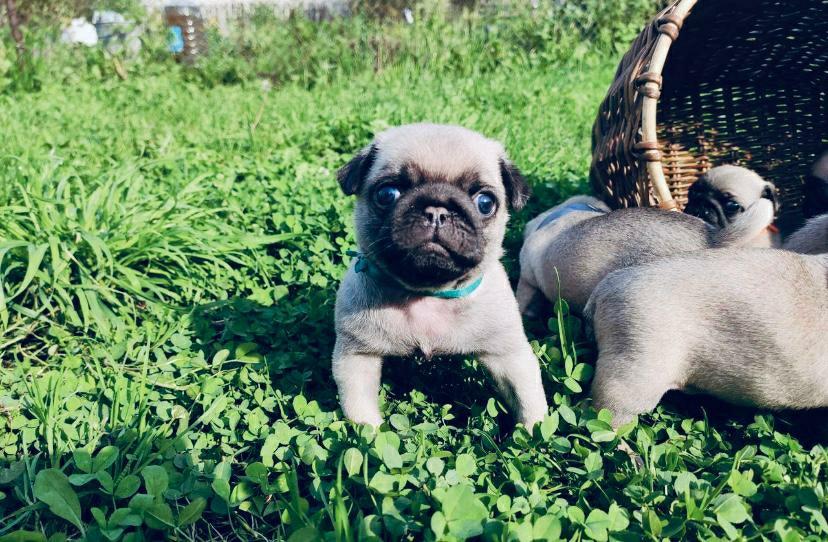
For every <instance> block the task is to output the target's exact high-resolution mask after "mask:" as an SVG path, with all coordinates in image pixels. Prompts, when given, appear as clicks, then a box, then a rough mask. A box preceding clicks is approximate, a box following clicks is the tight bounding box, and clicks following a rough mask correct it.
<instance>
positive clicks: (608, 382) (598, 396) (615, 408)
mask: <svg viewBox="0 0 828 542" xmlns="http://www.w3.org/2000/svg"><path fill="white" fill-rule="evenodd" d="M644 358H646V356H641V355H636V354H635V353H633V352H628V353H625V354H610V355H600V356H599V357H598V361H597V362H596V364H595V378H594V379H593V380H592V391H591V395H592V404H593V407H594V408H595V410H601V409H602V408H606V409H608V410H610V411H611V412H612V414H613V416H612V426H613V428H614V429H617V428H618V427H619V426H621V425H624V424H625V423H627V422H629V421H630V420H632V418H633V417H634V416H636V415H638V414H644V413H645V412H650V411H652V410H653V409H654V408H655V407H656V406H657V405H658V402H659V401H660V400H661V397H662V396H663V395H664V394H665V393H667V391H669V390H670V389H673V388H675V385H674V382H675V375H673V374H671V372H670V371H669V370H664V369H665V366H667V367H669V366H670V364H669V363H657V364H648V363H647V361H646V359H644Z"/></svg>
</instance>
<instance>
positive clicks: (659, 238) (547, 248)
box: [517, 196, 774, 317]
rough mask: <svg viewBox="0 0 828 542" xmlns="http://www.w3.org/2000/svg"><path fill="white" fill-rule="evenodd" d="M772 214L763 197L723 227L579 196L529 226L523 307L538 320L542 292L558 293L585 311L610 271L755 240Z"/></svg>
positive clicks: (520, 293)
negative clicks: (613, 207)
mask: <svg viewBox="0 0 828 542" xmlns="http://www.w3.org/2000/svg"><path fill="white" fill-rule="evenodd" d="M773 213H774V205H773V202H772V201H771V200H769V199H764V198H758V200H757V201H755V202H754V204H753V205H751V206H750V207H748V208H747V209H746V210H745V211H744V212H743V213H740V214H739V215H738V216H737V217H735V218H734V220H732V221H730V222H727V223H726V224H725V226H724V227H723V228H717V227H715V226H713V225H710V224H708V223H706V222H704V221H703V220H701V219H700V218H698V217H695V216H690V215H687V214H683V213H677V212H673V211H665V210H661V209H655V208H641V207H637V208H630V209H620V210H618V211H612V212H610V210H609V208H608V207H607V206H606V205H605V204H604V203H603V202H601V201H599V200H598V199H596V198H592V197H589V196H576V197H575V198H571V199H569V200H567V201H565V202H564V203H562V204H561V205H558V206H557V207H553V208H552V209H551V210H549V211H547V212H545V213H542V214H541V215H540V216H538V217H537V218H535V219H533V220H532V221H530V222H529V223H528V224H527V225H526V228H525V230H524V233H523V239H524V240H523V247H522V248H521V251H520V281H519V282H518V286H517V300H518V304H519V305H520V310H521V312H522V313H523V314H524V315H525V316H528V317H532V316H534V315H535V313H536V309H537V307H538V305H539V302H541V301H542V300H543V298H544V297H545V298H546V299H547V300H551V301H555V300H556V299H557V297H558V295H559V294H560V296H561V297H562V298H563V299H565V300H566V301H567V302H568V303H569V306H570V308H572V310H573V311H575V312H578V313H579V312H581V311H582V310H583V308H584V305H586V302H587V300H588V299H589V296H590V294H591V293H592V291H593V290H594V289H595V287H596V286H597V285H598V283H599V282H600V281H601V279H603V278H604V277H605V276H607V275H608V274H609V273H611V272H612V271H615V270H616V269H621V268H624V267H629V266H631V265H636V264H640V263H644V262H648V261H651V260H654V259H656V258H659V257H663V256H671V255H673V254H677V253H680V252H689V251H693V250H701V249H705V248H721V247H733V246H742V245H749V244H751V243H752V242H753V240H754V239H755V238H756V236H757V235H760V234H762V232H763V231H764V230H765V229H766V228H767V227H768V225H770V224H771V223H772V222H773ZM559 284H560V289H559V287H558V286H559Z"/></svg>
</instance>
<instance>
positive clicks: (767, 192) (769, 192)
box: [762, 183, 779, 215]
mask: <svg viewBox="0 0 828 542" xmlns="http://www.w3.org/2000/svg"><path fill="white" fill-rule="evenodd" d="M762 197H763V198H765V199H769V200H771V203H773V214H774V215H775V214H776V213H778V212H779V199H778V198H777V197H776V187H775V186H774V185H773V184H771V183H765V188H764V189H763V190H762Z"/></svg>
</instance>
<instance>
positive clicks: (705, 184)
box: [684, 165, 779, 228]
mask: <svg viewBox="0 0 828 542" xmlns="http://www.w3.org/2000/svg"><path fill="white" fill-rule="evenodd" d="M761 198H765V199H769V200H771V202H773V210H774V213H776V212H777V211H778V210H779V203H778V201H777V197H776V187H775V186H774V185H773V183H770V182H768V181H766V180H765V179H763V178H762V177H760V176H759V175H758V174H757V173H756V172H755V171H751V170H749V169H747V168H743V167H740V166H731V165H726V166H718V167H714V168H713V169H711V170H710V171H708V172H707V173H705V174H704V175H702V176H701V177H699V179H698V180H697V181H696V182H694V183H693V184H692V185H691V186H690V191H689V193H688V201H687V207H685V208H684V212H685V213H687V214H690V215H693V216H697V217H699V218H701V219H702V220H704V221H705V222H708V223H710V224H713V225H714V226H717V227H719V228H723V227H725V226H726V225H727V224H729V223H730V222H732V221H733V219H734V218H735V217H736V216H738V215H739V214H740V213H743V212H744V211H745V209H747V208H748V207H750V206H751V205H753V204H754V203H755V202H757V201H759V200H760V199H761Z"/></svg>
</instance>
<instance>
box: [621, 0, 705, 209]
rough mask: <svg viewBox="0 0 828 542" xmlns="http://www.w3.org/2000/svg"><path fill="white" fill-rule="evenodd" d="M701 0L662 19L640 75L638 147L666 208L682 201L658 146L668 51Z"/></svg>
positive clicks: (686, 2)
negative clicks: (677, 198)
mask: <svg viewBox="0 0 828 542" xmlns="http://www.w3.org/2000/svg"><path fill="white" fill-rule="evenodd" d="M697 1H698V0H679V1H678V2H677V3H676V4H674V5H673V8H672V9H671V10H670V11H668V12H667V13H665V14H664V15H662V16H661V17H660V18H659V19H658V31H659V33H660V35H659V36H658V39H657V40H656V44H655V47H654V48H653V54H652V56H651V57H650V63H649V65H648V66H647V67H646V68H645V71H643V72H642V73H640V74H639V75H638V77H636V83H637V86H638V91H639V92H640V93H641V95H642V96H643V99H642V103H641V141H639V142H638V143H636V145H635V148H636V150H639V151H643V152H642V158H643V159H644V160H645V161H646V163H647V165H646V167H647V174H648V175H649V177H650V183H651V184H652V187H653V192H654V195H655V197H656V200H658V206H659V207H661V208H663V209H671V210H678V204H677V203H676V201H675V200H674V199H673V195H672V194H671V193H670V187H669V186H668V185H667V179H666V178H665V176H664V169H663V168H662V166H661V157H662V156H661V151H660V150H659V146H658V134H657V132H656V117H657V113H658V98H659V97H660V96H661V82H662V78H661V73H662V71H663V70H664V63H665V61H666V60H667V53H668V52H669V51H670V46H671V45H672V44H673V41H675V40H676V38H678V35H679V31H680V30H681V27H682V25H683V24H684V20H685V18H686V17H687V15H688V14H689V13H690V10H691V9H692V8H693V6H694V5H695V4H696V2H697Z"/></svg>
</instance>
